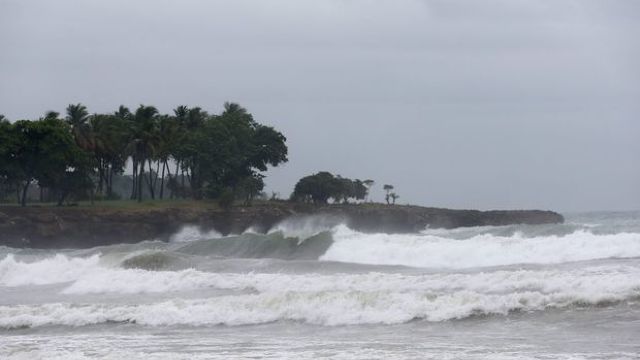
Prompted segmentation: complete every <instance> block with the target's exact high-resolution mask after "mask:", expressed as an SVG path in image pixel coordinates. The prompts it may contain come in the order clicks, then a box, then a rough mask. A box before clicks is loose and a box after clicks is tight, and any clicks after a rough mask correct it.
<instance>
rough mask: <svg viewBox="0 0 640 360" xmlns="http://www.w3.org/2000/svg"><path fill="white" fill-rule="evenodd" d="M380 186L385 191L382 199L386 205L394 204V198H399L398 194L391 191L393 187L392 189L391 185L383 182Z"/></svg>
mask: <svg viewBox="0 0 640 360" xmlns="http://www.w3.org/2000/svg"><path fill="white" fill-rule="evenodd" d="M382 188H383V189H384V191H385V195H384V200H385V201H386V202H387V205H389V204H393V205H395V204H396V200H398V199H399V198H400V195H398V194H396V193H395V192H393V189H394V187H393V185H389V184H385V185H384V186H383V187H382Z"/></svg>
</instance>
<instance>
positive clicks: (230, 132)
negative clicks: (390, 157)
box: [0, 103, 356, 204]
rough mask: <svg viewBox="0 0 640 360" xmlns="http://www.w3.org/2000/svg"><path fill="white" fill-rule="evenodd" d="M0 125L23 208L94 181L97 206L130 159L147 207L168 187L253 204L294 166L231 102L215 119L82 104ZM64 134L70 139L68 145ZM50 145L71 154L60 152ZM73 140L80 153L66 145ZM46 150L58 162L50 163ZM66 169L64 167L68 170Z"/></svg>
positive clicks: (184, 111) (5, 178)
mask: <svg viewBox="0 0 640 360" xmlns="http://www.w3.org/2000/svg"><path fill="white" fill-rule="evenodd" d="M2 119H4V117H1V118H0V140H1V141H2V143H0V157H1V159H0V166H1V168H0V185H1V186H2V187H0V190H2V189H5V188H8V187H9V186H13V187H14V188H19V190H20V193H21V195H20V194H19V195H18V197H19V199H20V202H23V203H24V202H26V194H27V192H28V188H29V186H30V184H32V183H33V182H34V181H38V183H39V184H40V185H41V186H47V187H48V188H51V189H53V188H55V189H56V190H55V191H56V194H59V195H61V197H62V198H64V197H66V196H67V195H71V193H72V191H71V189H73V188H78V189H84V188H85V185H86V184H85V182H86V180H87V179H89V180H92V181H94V182H95V185H94V186H92V187H91V197H92V200H93V193H94V190H97V191H98V192H99V193H100V194H101V195H105V191H106V197H107V198H111V197H112V195H113V179H114V174H115V175H118V174H123V172H124V169H125V168H126V164H127V162H128V161H129V159H131V164H132V166H131V168H132V169H133V173H132V181H131V184H132V186H131V199H136V200H138V201H141V200H142V198H143V196H146V193H147V189H148V193H149V195H150V196H151V198H152V199H154V198H156V196H157V195H159V197H160V198H163V197H164V190H165V183H166V184H167V185H166V187H167V188H168V189H170V190H171V196H172V197H173V195H174V193H175V194H181V195H183V196H191V197H193V198H196V199H200V198H202V197H205V196H206V197H210V198H217V197H219V196H221V194H222V193H228V192H229V191H231V193H232V194H233V196H234V197H238V198H242V199H243V200H244V201H245V203H247V204H248V203H250V202H251V200H252V199H253V198H254V197H255V196H256V195H257V194H258V193H260V191H262V189H263V188H264V174H263V173H264V172H265V171H267V170H268V169H269V168H270V167H273V166H278V165H280V164H282V163H284V162H286V161H287V160H288V159H287V155H288V149H287V146H286V138H285V136H284V135H283V134H282V133H280V132H278V131H277V130H275V129H274V128H273V127H270V126H266V125H262V124H259V123H258V122H256V121H255V120H254V119H253V116H252V115H251V114H250V113H249V112H248V111H247V110H246V109H245V108H243V107H242V106H240V105H239V104H236V103H225V104H224V110H223V111H222V112H221V113H220V114H214V115H210V114H209V113H207V112H206V111H204V110H202V109H201V108H200V107H193V108H189V107H187V106H184V105H181V106H178V107H177V108H176V109H175V110H174V112H173V114H172V115H162V114H159V112H158V110H157V109H156V108H155V107H153V106H146V105H140V106H139V107H138V108H137V109H136V110H135V112H134V113H133V114H132V113H131V112H130V111H129V109H128V108H126V107H125V106H123V105H121V106H120V107H119V108H118V109H117V110H116V111H115V112H113V113H110V114H93V115H89V112H88V111H87V108H86V107H85V106H84V105H82V104H70V105H69V106H67V108H66V116H65V118H64V120H61V119H60V114H59V113H57V112H55V111H49V112H47V113H46V114H45V116H44V117H42V118H40V119H39V120H38V121H28V120H24V121H23V122H18V123H17V124H10V123H8V122H7V121H3V120H2ZM65 132H66V134H67V138H62V137H63V133H65ZM45 138H46V139H45ZM51 139H55V140H56V141H59V142H60V144H61V145H60V146H62V147H66V149H67V150H65V151H64V152H60V151H61V150H60V151H58V149H55V148H54V146H53V143H49V141H50V140H51ZM68 139H71V140H72V143H73V145H74V147H70V145H69V144H67V143H66V142H65V141H66V140H68ZM51 141H53V140H51ZM45 146H49V147H50V149H49V148H46V149H45ZM43 151H50V152H51V154H54V155H56V156H57V157H56V158H52V159H49V158H47V156H48V155H49V154H45V155H47V156H45V155H43V154H42V153H43ZM78 151H79V152H78ZM52 156H53V155H52ZM46 160H50V161H51V163H50V164H47V163H45V162H44V161H46ZM172 161H173V162H174V163H175V171H174V172H173V174H172V171H171V168H170V167H169V165H170V164H171V162H172ZM61 163H65V164H66V167H65V168H64V169H63V167H62V166H59V165H60V164H61ZM87 174H89V175H90V176H85V175H87ZM94 175H95V177H94ZM116 179H117V177H116ZM167 179H168V180H167ZM185 183H186V184H185ZM349 184H350V186H355V183H353V184H352V183H349ZM143 189H144V191H143ZM47 190H48V189H47ZM353 191H356V190H355V188H354V189H353V190H352V191H351V192H353ZM143 193H144V194H143ZM0 195H2V194H0ZM41 198H42V196H41Z"/></svg>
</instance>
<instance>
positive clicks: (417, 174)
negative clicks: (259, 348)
mask: <svg viewBox="0 0 640 360" xmlns="http://www.w3.org/2000/svg"><path fill="white" fill-rule="evenodd" d="M639 34H640V1H636V0H627V1H622V0H607V1H598V0H593V1H591V0H573V1H571V0H486V1H479V0H466V1H462V0H435V1H428V0H393V1H392V0H378V1H364V0H362V1H358V0H351V1H347V0H322V1H319V0H315V1H311V0H309V1H304V0H269V1H265V0H255V1H244V0H233V1H231V0H229V1H209V0H181V1H177V0H176V1H161V0H139V1H132V0H109V1H91V0H76V1H71V0H59V1H47V0H0V49H1V51H0V113H3V114H5V115H6V116H7V117H8V118H10V119H12V120H17V119H20V118H35V117H38V116H40V115H41V114H43V113H44V112H45V111H47V110H57V111H63V110H64V107H65V106H66V104H69V103H76V102H82V103H84V104H86V105H87V106H88V107H89V109H90V110H91V111H92V112H107V111H113V110H115V109H116V108H117V106H118V105H120V104H122V103H124V104H126V105H128V106H130V107H135V106H137V105H138V104H141V103H144V104H152V105H156V106H157V107H158V108H159V109H160V110H161V111H163V112H170V111H171V109H172V108H174V107H175V106H177V105H180V104H186V105H192V106H195V105H199V106H202V107H203V108H205V109H207V110H209V111H210V112H218V111H220V109H221V107H222V103H223V102H224V101H234V102H239V103H240V104H242V105H243V106H245V107H247V108H248V109H249V111H250V112H252V113H253V114H254V116H255V118H256V119H257V120H258V121H259V122H262V123H266V124H270V125H273V126H275V127H276V128H278V129H279V130H281V131H282V132H284V133H285V135H286V136H287V137H288V144H289V150H290V161H289V163H288V164H286V165H285V166H282V167H280V168H277V169H274V170H271V171H270V172H269V174H268V175H269V177H268V179H267V182H268V186H269V188H270V190H274V191H278V192H280V193H281V194H282V195H283V196H288V194H289V193H290V191H291V189H292V187H293V185H294V184H295V181H296V180H297V179H298V178H299V177H301V176H303V175H307V174H310V173H312V172H315V171H318V170H328V171H331V172H334V173H337V174H341V175H343V176H347V177H354V178H355V177H358V178H363V179H364V178H371V179H374V180H376V182H377V187H378V189H376V190H375V191H374V198H376V199H378V200H381V199H382V190H381V186H382V184H384V183H389V184H393V185H395V186H396V189H397V192H398V193H399V194H400V196H401V198H400V202H401V203H406V202H410V203H413V204H422V205H431V206H445V207H455V208H481V209H491V208H551V209H557V210H562V211H574V210H602V209H610V210H614V209H640V36H639Z"/></svg>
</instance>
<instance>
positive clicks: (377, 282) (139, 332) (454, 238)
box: [0, 214, 640, 360]
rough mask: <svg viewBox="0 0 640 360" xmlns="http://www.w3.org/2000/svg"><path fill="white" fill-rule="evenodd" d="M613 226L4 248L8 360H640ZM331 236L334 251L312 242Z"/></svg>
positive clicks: (635, 315)
mask: <svg viewBox="0 0 640 360" xmlns="http://www.w3.org/2000/svg"><path fill="white" fill-rule="evenodd" d="M611 216H612V215H609V214H607V216H606V217H605V220H603V223H604V225H606V226H604V227H603V224H602V223H598V219H596V220H592V219H590V221H589V222H588V223H587V224H588V225H587V226H581V225H579V224H581V223H582V222H580V221H576V222H574V223H573V224H569V225H567V226H565V227H562V226H560V225H558V227H557V228H554V227H546V228H544V227H532V228H531V227H508V228H506V227H483V228H468V229H456V230H439V229H428V230H425V231H424V232H423V233H421V234H411V235H409V234H404V235H400V234H394V235H389V234H363V233H359V232H356V231H352V230H350V229H348V228H347V227H345V226H335V224H332V223H331V221H333V220H331V219H322V220H321V221H318V220H316V219H306V220H303V221H301V222H300V223H296V222H288V223H283V224H280V225H279V226H278V227H276V228H275V229H273V232H280V233H282V234H283V236H286V237H291V236H297V237H298V238H299V240H300V241H299V242H298V245H296V242H295V241H291V240H290V239H282V238H281V237H279V236H274V235H273V234H272V235H269V236H267V237H264V238H263V237H262V236H263V235H259V234H256V233H252V234H250V235H237V236H238V237H239V238H238V239H237V240H238V242H235V240H236V238H235V237H227V238H225V239H224V241H220V240H219V239H221V238H222V236H221V235H220V234H218V233H216V232H212V231H203V230H201V229H199V228H197V227H185V228H184V229H182V230H181V231H180V232H179V233H178V234H176V235H175V236H174V237H173V238H172V240H171V242H170V243H168V244H164V243H161V242H147V243H142V244H137V245H132V246H128V245H127V246H123V245H116V246H112V247H101V248H96V249H90V250H69V251H64V252H56V251H49V252H44V251H31V250H20V251H18V250H17V249H10V248H3V249H1V250H2V253H1V254H0V358H3V359H4V358H7V359H12V360H13V359H56V358H58V359H75V358H77V359H92V358H102V359H118V358H132V359H174V358H175V359H181V358H182V359H187V358H224V359H226V358H245V357H253V358H256V357H263V356H271V357H273V358H301V359H302V358H305V359H312V358H318V357H326V358H345V357H346V358H359V359H368V358H413V359H418V358H431V359H442V358H445V359H446V358H449V359H458V358H462V359H484V358H504V359H523V358H527V359H556V358H563V359H602V358H608V359H619V358H625V357H626V358H638V356H636V355H637V354H638V353H640V345H639V344H638V343H637V336H635V334H637V333H638V331H640V329H639V328H638V324H640V234H639V233H638V232H637V230H635V229H638V228H639V227H638V225H637V220H635V219H636V218H635V217H632V218H631V219H626V218H625V219H623V220H624V221H621V220H620V219H614V220H615V222H610V221H609V220H607V219H609V218H610V217H611ZM633 216H635V215H633ZM325 220H326V221H325ZM619 223H629V224H630V225H629V226H628V227H626V228H625V227H620V228H619V229H618V228H617V226H618V225H616V224H619ZM603 228H604V229H606V231H602V229H603ZM328 229H329V230H330V231H331V233H332V238H333V242H331V241H330V238H329V237H327V236H325V234H323V235H322V236H320V237H311V236H312V235H315V234H317V233H319V232H323V231H327V230H328ZM611 229H613V230H616V231H610V230H611ZM598 231H601V232H598ZM542 233H544V234H551V235H540V234H542ZM506 234H511V235H506ZM514 234H515V235H514ZM554 234H555V235H554ZM194 241H196V242H197V243H193V242H194ZM314 241H317V242H314ZM292 246H293V247H296V246H297V247H300V248H303V249H304V251H301V252H295V251H290V250H291V247H292ZM227 247H229V248H227ZM233 247H237V248H238V249H237V250H238V252H234V251H235V250H233V249H232V248H233ZM253 247H255V248H253ZM226 250H230V251H226ZM231 250H233V251H231ZM220 254H227V255H225V256H222V255H220ZM228 254H248V255H247V256H264V254H294V255H292V256H293V257H284V258H278V259H269V258H264V257H261V258H255V257H254V258H248V259H243V258H239V257H237V256H244V255H228ZM256 254H257V255H256ZM298 254H301V255H300V257H299V258H296V256H298ZM314 256H315V258H314ZM285 259H286V260H285ZM156 260H157V261H158V263H159V264H160V266H159V267H153V266H151V267H145V266H146V265H145V264H148V263H149V262H150V263H151V264H152V265H153V262H154V261H156ZM125 262H127V266H126V267H125V266H124V264H125ZM165 262H166V264H165ZM181 264H186V265H184V266H183V265H181ZM165 265H166V266H165ZM174 265H175V266H174ZM388 265H394V266H388ZM397 265H401V266H397ZM131 266H133V267H142V268H157V269H163V270H162V271H148V270H143V269H140V268H129V267H131ZM345 353H348V354H349V356H341V355H343V354H345ZM496 355H499V357H497V356H496Z"/></svg>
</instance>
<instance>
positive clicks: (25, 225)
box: [0, 202, 564, 248]
mask: <svg viewBox="0 0 640 360" xmlns="http://www.w3.org/2000/svg"><path fill="white" fill-rule="evenodd" d="M309 216H314V217H315V216H318V217H323V218H328V219H335V220H336V221H340V222H344V223H346V224H347V225H348V226H349V227H351V228H352V229H354V230H358V231H362V232H388V233H411V232H417V231H420V230H423V229H424V228H426V227H427V226H429V227H432V228H456V227H469V226H486V225H493V226H497V225H510V224H548V223H561V222H563V221H564V218H563V217H562V215H560V214H558V213H555V212H552V211H541V210H496V211H478V210H452V209H440V208H428V207H420V206H387V205H382V204H365V205H327V206H313V205H309V204H294V203H287V202H273V203H265V204H256V205H254V206H250V207H234V208H233V209H231V210H230V211H223V210H221V209H219V208H216V207H206V206H196V207H184V206H182V207H169V206H166V207H161V208H152V207H150V208H135V209H130V208H109V207H99V206H96V207H35V206H34V207H24V208H21V207H14V206H0V245H4V246H11V247H29V248H89V247H94V246H101V245H110V244H116V243H135V242H139V241H144V240H151V239H159V240H168V239H169V238H170V236H171V235H172V234H174V233H176V232H177V231H178V230H179V229H180V228H181V227H183V226H185V225H197V226H200V227H201V228H202V229H204V230H207V229H215V230H216V231H219V232H221V233H223V234H229V233H241V232H242V231H244V230H246V229H248V228H250V227H251V228H253V229H254V230H255V231H260V232H266V231H268V230H269V229H271V228H272V227H273V226H275V225H277V224H278V223H280V222H282V221H284V220H287V219H295V218H299V217H302V218H304V217H309Z"/></svg>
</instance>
